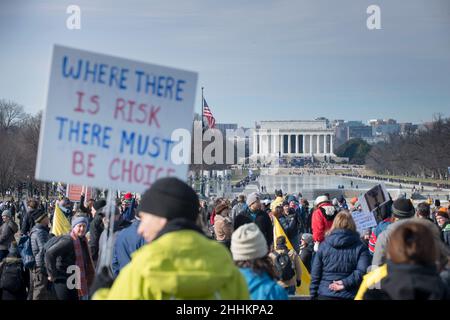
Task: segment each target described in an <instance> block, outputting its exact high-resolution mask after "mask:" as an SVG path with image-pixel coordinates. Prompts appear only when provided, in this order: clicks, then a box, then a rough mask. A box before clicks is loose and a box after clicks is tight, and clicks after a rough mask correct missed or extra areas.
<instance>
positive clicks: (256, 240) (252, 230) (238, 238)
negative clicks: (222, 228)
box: [231, 223, 269, 261]
mask: <svg viewBox="0 0 450 320" xmlns="http://www.w3.org/2000/svg"><path fill="white" fill-rule="evenodd" d="M268 252H269V249H268V248H267V242H266V238H265V237H264V235H263V234H262V232H261V231H260V230H259V228H258V226H257V225H256V224H254V223H247V224H244V225H243V226H240V227H239V228H238V229H236V231H234V233H233V235H232V236H231V254H232V255H233V259H234V260H235V261H246V260H254V259H259V258H262V257H265V256H266V255H267V253H268Z"/></svg>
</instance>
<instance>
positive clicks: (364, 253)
mask: <svg viewBox="0 0 450 320" xmlns="http://www.w3.org/2000/svg"><path fill="white" fill-rule="evenodd" d="M370 261H371V257H370V254H369V250H368V249H367V246H365V245H364V244H363V243H362V241H361V239H360V236H359V233H357V232H356V225H355V222H354V221H353V218H352V215H351V214H350V213H349V212H348V211H347V210H343V211H341V212H339V213H338V214H337V215H336V217H335V218H334V221H333V224H332V226H331V229H330V230H329V232H328V234H327V235H326V237H325V240H324V241H323V242H322V243H321V245H320V247H319V250H318V251H317V253H316V256H315V257H314V259H313V264H312V270H311V286H310V293H311V297H312V298H313V299H319V300H341V299H345V300H347V299H354V297H355V295H356V293H357V291H358V288H359V285H360V284H361V281H362V278H363V275H364V274H365V273H366V272H367V268H368V267H369V265H370Z"/></svg>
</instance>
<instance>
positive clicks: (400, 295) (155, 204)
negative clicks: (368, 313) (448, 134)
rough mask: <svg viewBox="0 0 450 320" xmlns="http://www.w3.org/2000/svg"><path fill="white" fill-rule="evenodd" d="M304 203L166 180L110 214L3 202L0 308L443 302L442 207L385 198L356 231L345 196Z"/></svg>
mask: <svg viewBox="0 0 450 320" xmlns="http://www.w3.org/2000/svg"><path fill="white" fill-rule="evenodd" d="M312 202H313V203H312V204H310V203H309V201H308V199H305V198H303V196H302V194H301V193H298V194H285V193H283V191H282V190H275V194H274V197H270V196H267V195H262V194H259V193H252V194H249V195H247V196H246V195H244V194H241V195H239V196H237V197H236V198H235V199H225V198H216V199H208V200H200V198H199V196H198V195H197V193H196V192H195V191H194V190H193V189H192V188H191V187H190V186H188V185H187V184H186V183H184V182H183V181H181V180H179V179H176V178H163V179H160V180H158V181H157V182H155V183H154V184H153V185H152V187H151V188H150V189H148V190H147V191H146V192H145V193H144V194H143V195H142V196H140V197H137V196H136V195H133V194H131V193H126V194H124V195H123V196H121V197H120V198H118V199H116V203H115V204H114V205H112V204H109V203H107V201H106V200H105V199H102V198H99V199H85V197H84V195H81V199H80V201H79V203H78V204H74V203H72V202H71V201H70V200H69V199H67V198H62V199H60V200H58V201H56V202H55V203H49V204H48V203H46V204H44V203H42V202H41V201H40V200H39V199H35V198H33V199H30V200H28V202H27V203H26V208H25V206H24V205H20V204H17V203H15V202H14V201H7V202H4V203H1V204H0V209H2V210H1V212H2V222H1V226H0V261H1V262H0V291H1V299H4V300H11V299H15V300H25V299H29V300H47V299H57V300H87V299H98V300H102V299H252V300H277V299H280V300H284V299H289V296H293V295H295V294H297V293H299V292H300V291H299V288H300V287H302V286H303V287H305V285H306V286H307V290H308V291H309V295H307V297H305V298H310V299H318V300H353V299H357V300H374V299H450V274H449V271H450V265H449V257H450V219H449V208H448V207H445V206H442V205H441V203H440V202H439V200H436V201H435V202H434V203H431V202H430V201H427V202H422V203H419V204H418V205H416V206H414V205H413V202H412V201H411V200H410V199H406V198H404V197H401V198H399V199H396V200H390V201H389V202H388V203H387V204H385V205H383V207H380V208H378V210H377V211H376V215H375V217H376V220H377V226H375V227H373V228H370V229H366V230H359V229H358V226H357V225H356V223H355V221H354V219H353V215H352V213H354V212H355V211H360V210H361V205H360V203H359V201H358V199H357V198H352V199H349V200H348V202H347V199H345V198H344V197H343V196H341V197H339V198H335V199H331V198H330V195H329V194H323V195H320V196H318V197H317V198H316V199H314V201H312ZM109 217H111V219H112V221H109V220H110V218H109ZM64 221H67V225H65V224H64ZM278 227H279V228H281V230H282V233H279V232H277V230H279V229H277V228H278ZM61 230H63V231H61ZM109 230H112V231H113V233H112V234H111V233H110V232H108V231H109ZM111 239H112V240H111ZM109 243H112V247H108V244H109ZM305 276H307V277H306V278H305ZM304 279H308V283H305V280H304ZM302 292H303V291H302Z"/></svg>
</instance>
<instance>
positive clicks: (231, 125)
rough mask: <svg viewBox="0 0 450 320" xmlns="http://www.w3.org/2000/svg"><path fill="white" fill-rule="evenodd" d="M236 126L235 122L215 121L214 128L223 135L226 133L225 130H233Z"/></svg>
mask: <svg viewBox="0 0 450 320" xmlns="http://www.w3.org/2000/svg"><path fill="white" fill-rule="evenodd" d="M237 128H238V125H237V123H216V129H219V130H220V131H221V132H222V134H223V135H224V136H225V135H226V133H227V130H232V131H235V130H237Z"/></svg>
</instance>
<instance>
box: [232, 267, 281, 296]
mask: <svg viewBox="0 0 450 320" xmlns="http://www.w3.org/2000/svg"><path fill="white" fill-rule="evenodd" d="M239 270H240V271H241V273H242V274H243V275H244V277H245V280H246V281H247V285H248V290H249V291H250V298H251V299H252V300H288V299H289V296H288V294H287V292H286V290H285V289H283V288H282V287H281V286H280V285H278V284H277V283H276V282H275V281H274V280H272V279H271V278H270V277H269V275H268V274H267V273H266V272H263V273H261V274H257V273H256V272H254V271H253V270H252V269H250V268H240V269H239Z"/></svg>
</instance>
